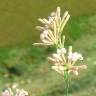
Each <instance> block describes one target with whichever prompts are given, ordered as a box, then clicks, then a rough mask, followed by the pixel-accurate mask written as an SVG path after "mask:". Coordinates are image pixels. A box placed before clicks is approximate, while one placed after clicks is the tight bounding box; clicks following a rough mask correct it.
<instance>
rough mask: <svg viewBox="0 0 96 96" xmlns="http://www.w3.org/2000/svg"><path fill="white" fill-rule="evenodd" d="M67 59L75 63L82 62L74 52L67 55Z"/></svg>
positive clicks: (81, 58) (80, 56) (79, 56)
mask: <svg viewBox="0 0 96 96" xmlns="http://www.w3.org/2000/svg"><path fill="white" fill-rule="evenodd" d="M68 59H69V60H71V61H77V60H83V57H82V55H81V54H80V53H77V52H74V53H71V52H70V53H69V55H68Z"/></svg>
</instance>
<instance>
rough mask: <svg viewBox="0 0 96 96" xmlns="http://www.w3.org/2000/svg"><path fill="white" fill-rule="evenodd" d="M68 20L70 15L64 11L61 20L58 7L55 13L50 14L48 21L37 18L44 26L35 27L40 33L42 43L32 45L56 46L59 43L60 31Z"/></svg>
mask: <svg viewBox="0 0 96 96" xmlns="http://www.w3.org/2000/svg"><path fill="white" fill-rule="evenodd" d="M69 18H70V15H69V14H68V11H66V12H65V13H64V15H63V17H62V18H61V16H60V7H57V10H56V12H52V13H51V14H50V16H49V17H48V19H45V18H43V19H41V18H39V19H38V20H39V21H40V22H41V23H43V24H44V26H43V27H41V26H37V27H36V28H37V29H38V30H40V31H42V33H41V35H40V39H41V41H42V43H34V45H57V44H58V43H59V42H61V34H62V31H63V28H64V26H65V25H66V23H67V21H68V20H69Z"/></svg>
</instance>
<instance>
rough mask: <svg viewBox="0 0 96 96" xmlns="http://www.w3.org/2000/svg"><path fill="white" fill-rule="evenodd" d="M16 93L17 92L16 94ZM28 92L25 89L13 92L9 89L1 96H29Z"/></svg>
mask: <svg viewBox="0 0 96 96" xmlns="http://www.w3.org/2000/svg"><path fill="white" fill-rule="evenodd" d="M14 91H15V92H14ZM27 95H28V92H27V91H25V90H24V89H16V90H12V89H11V88H8V89H7V90H5V91H4V92H2V94H1V95H0V96H27Z"/></svg>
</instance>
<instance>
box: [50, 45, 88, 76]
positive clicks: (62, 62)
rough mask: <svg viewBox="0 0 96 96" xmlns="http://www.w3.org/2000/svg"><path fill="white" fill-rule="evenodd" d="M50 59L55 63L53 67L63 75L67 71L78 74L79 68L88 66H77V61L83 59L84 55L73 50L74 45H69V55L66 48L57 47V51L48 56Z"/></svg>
mask: <svg viewBox="0 0 96 96" xmlns="http://www.w3.org/2000/svg"><path fill="white" fill-rule="evenodd" d="M48 59H49V60H50V61H51V62H52V63H53V64H54V65H53V66H52V69H53V70H55V71H57V72H58V73H60V74H62V75H64V72H65V71H67V72H68V73H70V72H71V73H73V74H75V75H78V72H79V70H82V69H86V68H87V66H86V65H80V66H79V65H78V66H75V63H76V62H77V61H78V60H83V57H82V55H81V54H80V53H77V52H72V46H70V47H69V50H68V56H67V54H66V49H65V48H61V49H57V52H56V53H54V54H53V55H52V56H51V57H48Z"/></svg>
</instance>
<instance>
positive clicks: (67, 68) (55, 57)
mask: <svg viewBox="0 0 96 96" xmlns="http://www.w3.org/2000/svg"><path fill="white" fill-rule="evenodd" d="M69 18H70V15H69V14H68V11H66V12H65V13H64V14H63V17H61V15H60V7H57V10H56V12H52V13H51V15H50V16H49V17H48V19H45V18H43V19H41V18H39V19H38V20H39V21H40V22H41V23H43V25H44V26H43V27H42V26H37V27H36V28H37V29H38V30H40V31H42V33H41V35H40V39H41V41H42V42H41V43H34V44H33V45H44V46H52V45H54V46H55V47H56V49H57V52H56V53H53V54H52V56H50V57H48V59H49V61H51V62H52V63H53V66H52V69H53V70H55V71H56V72H58V73H59V74H61V75H63V76H64V79H65V81H66V96H68V88H69V77H70V76H69V74H70V73H73V74H75V75H78V72H79V71H80V70H82V69H86V68H87V66H86V65H80V66H76V65H75V64H76V63H77V61H78V60H83V56H82V55H81V54H80V53H78V52H72V46H69V48H68V51H67V50H66V49H65V47H64V42H65V35H63V36H62V32H63V29H64V27H65V25H66V23H67V21H68V20H69Z"/></svg>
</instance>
